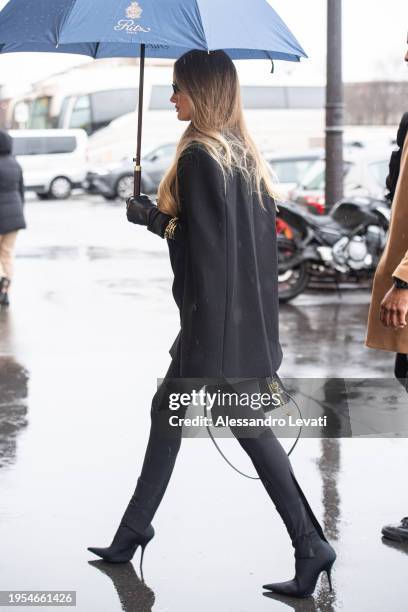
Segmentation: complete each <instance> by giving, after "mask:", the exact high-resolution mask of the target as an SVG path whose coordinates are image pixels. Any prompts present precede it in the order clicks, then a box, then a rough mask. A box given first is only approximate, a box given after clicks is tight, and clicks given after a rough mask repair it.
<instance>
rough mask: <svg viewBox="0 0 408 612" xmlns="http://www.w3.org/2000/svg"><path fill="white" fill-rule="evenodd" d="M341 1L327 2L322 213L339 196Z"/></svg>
mask: <svg viewBox="0 0 408 612" xmlns="http://www.w3.org/2000/svg"><path fill="white" fill-rule="evenodd" d="M341 18H342V0H327V88H326V212H329V211H330V209H331V207H332V206H333V205H334V204H335V203H336V202H338V200H341V198H342V197H343V124H344V103H343V76H342V23H341Z"/></svg>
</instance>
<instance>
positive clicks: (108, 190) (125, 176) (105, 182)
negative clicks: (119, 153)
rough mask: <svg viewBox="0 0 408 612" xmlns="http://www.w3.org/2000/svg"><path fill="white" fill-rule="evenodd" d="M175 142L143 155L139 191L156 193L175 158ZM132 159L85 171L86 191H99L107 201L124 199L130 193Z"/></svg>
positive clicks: (132, 174)
mask: <svg viewBox="0 0 408 612" xmlns="http://www.w3.org/2000/svg"><path fill="white" fill-rule="evenodd" d="M176 146H177V144H176V143H167V144H164V145H161V146H160V147H156V148H155V149H153V150H152V151H150V152H149V153H148V154H147V155H145V156H144V157H143V158H142V162H141V165H142V180H141V192H142V193H146V194H153V193H157V189H158V186H159V183H160V181H161V179H162V177H163V175H164V173H165V172H166V170H167V168H168V167H169V166H170V164H171V162H172V161H173V159H174V156H175V153H176ZM133 177H134V162H133V161H132V160H131V159H125V160H123V161H122V162H121V163H119V164H112V165H109V166H106V168H100V169H96V170H93V171H90V172H88V173H87V175H86V178H85V181H84V182H83V187H84V189H85V190H86V191H88V192H89V193H99V194H101V195H103V197H104V198H106V199H107V200H115V199H116V198H119V199H121V200H126V198H128V197H129V196H130V195H132V193H133Z"/></svg>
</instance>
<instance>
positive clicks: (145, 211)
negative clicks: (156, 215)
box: [126, 194, 157, 225]
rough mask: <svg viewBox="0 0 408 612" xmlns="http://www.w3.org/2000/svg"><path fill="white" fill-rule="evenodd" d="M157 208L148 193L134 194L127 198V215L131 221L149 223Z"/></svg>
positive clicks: (141, 223)
mask: <svg viewBox="0 0 408 612" xmlns="http://www.w3.org/2000/svg"><path fill="white" fill-rule="evenodd" d="M155 208H157V207H156V205H155V204H153V202H152V201H151V199H150V198H149V197H148V196H147V195H143V194H141V195H140V196H132V197H131V198H128V199H127V200H126V216H127V219H128V221H130V222H131V223H137V224H138V225H148V224H149V219H150V214H151V212H152V210H153V209H155Z"/></svg>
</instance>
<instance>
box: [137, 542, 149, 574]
mask: <svg viewBox="0 0 408 612" xmlns="http://www.w3.org/2000/svg"><path fill="white" fill-rule="evenodd" d="M148 543H149V542H146V544H142V545H141V547H142V551H141V554H140V566H139V568H140V573H141V574H143V568H142V565H143V555H144V551H145V548H146V546H147V545H148Z"/></svg>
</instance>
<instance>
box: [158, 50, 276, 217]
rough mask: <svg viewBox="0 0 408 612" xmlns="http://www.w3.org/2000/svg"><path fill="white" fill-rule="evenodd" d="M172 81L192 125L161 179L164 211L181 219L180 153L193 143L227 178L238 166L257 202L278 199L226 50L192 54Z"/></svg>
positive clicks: (176, 69)
mask: <svg viewBox="0 0 408 612" xmlns="http://www.w3.org/2000/svg"><path fill="white" fill-rule="evenodd" d="M174 77H175V81H176V83H177V85H178V86H179V87H180V90H181V91H182V92H183V93H186V94H187V95H188V96H189V98H190V104H191V109H192V113H191V117H192V118H191V121H190V123H189V125H188V127H187V129H186V130H185V131H184V133H183V135H182V137H181V138H180V140H179V142H178V145H177V148H176V154H175V158H174V160H173V163H172V164H171V166H170V168H169V169H168V170H167V172H166V173H165V175H164V176H163V178H162V180H161V182H160V185H159V188H158V193H157V205H158V207H159V209H160V210H161V211H162V212H165V213H167V214H169V215H172V216H177V214H178V212H179V210H180V204H179V193H178V181H177V164H178V159H179V157H180V155H181V154H182V153H183V151H184V150H185V149H186V148H187V147H188V146H189V145H190V144H191V143H192V142H193V141H194V142H197V143H201V144H202V145H203V146H204V147H205V148H206V150H207V151H208V153H209V154H210V155H211V156H212V157H213V159H214V160H215V161H216V162H217V163H218V164H219V165H220V167H221V169H222V172H223V176H224V185H225V184H226V175H227V174H232V173H233V168H234V167H235V168H238V169H239V170H240V171H241V172H242V173H243V174H244V176H245V178H246V180H247V182H248V184H249V185H250V187H251V189H252V190H254V191H255V192H256V193H257V195H258V198H259V203H260V205H261V207H262V208H265V206H264V203H263V201H262V192H263V188H264V190H265V191H266V192H267V193H268V194H269V195H270V196H271V197H272V198H274V199H276V198H278V197H279V196H278V195H277V192H276V191H275V188H274V182H273V179H272V177H273V173H272V170H271V168H270V166H269V164H268V163H267V162H266V160H265V159H264V158H263V157H262V155H261V153H260V152H259V150H258V147H257V145H256V144H255V142H254V141H253V140H252V138H251V136H250V134H249V132H248V129H247V127H246V124H245V119H244V114H243V110H242V100H241V91H240V86H239V80H238V74H237V71H236V68H235V66H234V63H233V62H232V60H231V58H230V57H229V56H228V55H227V54H226V53H225V52H224V51H222V50H218V51H211V52H210V53H208V52H207V51H199V50H192V51H188V52H187V53H185V54H184V55H182V56H181V57H180V58H179V59H178V60H177V61H176V62H175V64H174Z"/></svg>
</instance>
